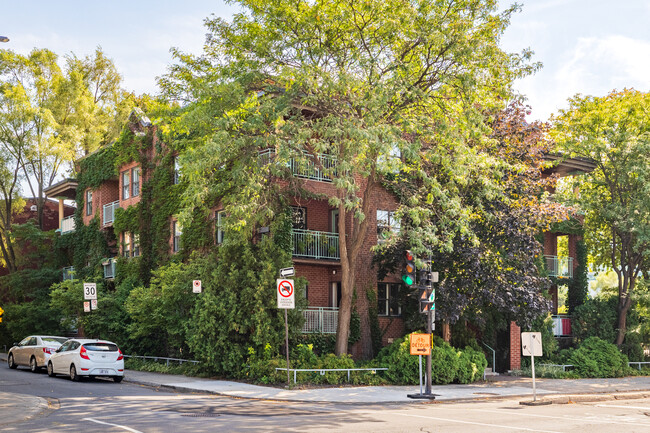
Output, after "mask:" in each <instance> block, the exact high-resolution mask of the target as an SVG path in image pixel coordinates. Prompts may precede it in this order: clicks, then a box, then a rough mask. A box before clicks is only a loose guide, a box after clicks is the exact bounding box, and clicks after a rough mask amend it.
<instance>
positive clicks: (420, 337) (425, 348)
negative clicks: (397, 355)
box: [408, 334, 431, 398]
mask: <svg viewBox="0 0 650 433" xmlns="http://www.w3.org/2000/svg"><path fill="white" fill-rule="evenodd" d="M410 343H411V345H410V352H409V353H410V354H411V355H418V362H419V366H420V393H419V394H408V397H410V398H431V397H428V396H427V395H428V394H431V388H429V392H428V393H426V392H425V393H424V394H423V393H422V356H423V355H424V356H426V357H427V360H429V362H430V360H431V334H411V335H410ZM429 381H430V377H429V376H427V382H429Z"/></svg>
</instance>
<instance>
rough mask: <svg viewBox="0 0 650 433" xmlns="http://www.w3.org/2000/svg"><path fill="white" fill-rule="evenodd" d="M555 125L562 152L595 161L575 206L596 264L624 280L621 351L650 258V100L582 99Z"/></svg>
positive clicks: (636, 96) (617, 95)
mask: <svg viewBox="0 0 650 433" xmlns="http://www.w3.org/2000/svg"><path fill="white" fill-rule="evenodd" d="M569 102H570V106H569V109H567V110H563V111H561V112H560V114H559V116H558V117H557V118H556V119H555V121H554V137H555V139H556V141H557V144H558V149H559V150H561V151H562V152H564V153H565V154H566V155H567V156H571V157H581V158H589V159H591V160H593V161H594V162H595V164H596V168H595V170H594V171H592V172H591V173H589V174H587V175H585V176H578V177H576V178H575V180H574V182H575V184H576V186H578V187H579V191H580V193H579V195H577V196H574V197H573V200H574V201H576V202H577V203H579V204H580V206H581V207H582V208H583V209H584V211H585V239H586V242H587V244H588V245H589V247H590V251H591V252H592V255H593V257H594V260H595V263H596V264H597V265H604V266H607V267H611V269H613V270H614V272H616V275H617V279H618V305H617V311H618V327H617V332H618V334H617V337H616V345H618V346H620V345H621V344H622V343H623V340H624V337H625V332H626V320H627V313H628V311H629V310H630V307H631V305H632V295H633V293H634V289H635V286H636V283H637V279H638V277H639V275H640V273H641V272H642V271H643V270H644V269H646V266H647V263H648V262H647V260H648V257H650V224H648V222H649V221H650V200H648V185H650V122H649V121H648V113H649V112H650V94H648V93H643V92H638V91H635V90H623V91H621V92H616V91H614V92H612V93H610V94H609V95H607V96H604V97H591V96H580V95H577V96H575V97H574V98H572V99H571V100H570V101H569Z"/></svg>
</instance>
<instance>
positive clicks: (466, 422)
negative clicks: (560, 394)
mask: <svg viewBox="0 0 650 433" xmlns="http://www.w3.org/2000/svg"><path fill="white" fill-rule="evenodd" d="M394 413H395V414H396V415H403V416H410V417H414V418H425V419H432V420H436V421H448V422H452V423H458V424H470V425H480V426H481V427H491V428H497V427H498V428H503V429H510V430H518V431H530V432H537V433H561V432H558V431H555V430H533V429H530V428H525V427H512V426H509V425H499V424H487V423H482V422H472V421H460V420H457V419H449V418H438V417H434V416H424V415H413V414H406V413H399V412H394Z"/></svg>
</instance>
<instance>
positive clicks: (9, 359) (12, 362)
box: [7, 353, 18, 368]
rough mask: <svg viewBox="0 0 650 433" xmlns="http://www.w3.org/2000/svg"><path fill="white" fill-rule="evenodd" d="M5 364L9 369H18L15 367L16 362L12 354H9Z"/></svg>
mask: <svg viewBox="0 0 650 433" xmlns="http://www.w3.org/2000/svg"><path fill="white" fill-rule="evenodd" d="M7 364H8V365H9V368H16V367H18V366H17V365H16V362H15V361H14V354H13V353H10V354H9V358H7Z"/></svg>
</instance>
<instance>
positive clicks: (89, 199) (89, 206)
mask: <svg viewBox="0 0 650 433" xmlns="http://www.w3.org/2000/svg"><path fill="white" fill-rule="evenodd" d="M92 213H93V190H92V189H88V190H86V216H90V215H92Z"/></svg>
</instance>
